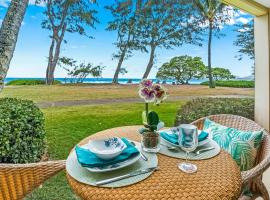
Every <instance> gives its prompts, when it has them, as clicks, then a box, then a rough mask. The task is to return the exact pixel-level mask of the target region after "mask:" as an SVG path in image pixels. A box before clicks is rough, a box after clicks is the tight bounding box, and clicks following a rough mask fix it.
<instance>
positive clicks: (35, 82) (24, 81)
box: [7, 79, 61, 85]
mask: <svg viewBox="0 0 270 200" xmlns="http://www.w3.org/2000/svg"><path fill="white" fill-rule="evenodd" d="M53 84H54V85H57V84H61V81H58V80H54V83H53ZM7 85H45V80H42V79H31V80H30V79H29V80H27V79H20V80H12V81H10V82H8V83H7Z"/></svg>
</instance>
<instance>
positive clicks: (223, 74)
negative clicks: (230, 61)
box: [213, 67, 235, 81]
mask: <svg viewBox="0 0 270 200" xmlns="http://www.w3.org/2000/svg"><path fill="white" fill-rule="evenodd" d="M213 78H214V79H215V81H218V80H230V79H234V78H235V76H234V75H232V73H231V71H230V70H229V69H225V68H221V67H215V68H213Z"/></svg>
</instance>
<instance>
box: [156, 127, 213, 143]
mask: <svg viewBox="0 0 270 200" xmlns="http://www.w3.org/2000/svg"><path fill="white" fill-rule="evenodd" d="M159 132H165V133H167V134H173V133H172V131H171V130H170V129H164V130H161V131H159ZM200 133H201V130H198V134H200ZM160 138H161V139H162V141H164V142H166V143H168V144H169V145H171V146H174V147H179V145H177V144H174V143H171V142H170V141H168V140H166V139H164V138H163V137H160ZM211 140H212V139H211V136H210V134H209V136H208V138H207V139H205V140H203V141H201V142H199V143H198V147H200V146H204V145H206V144H208V143H209V142H211Z"/></svg>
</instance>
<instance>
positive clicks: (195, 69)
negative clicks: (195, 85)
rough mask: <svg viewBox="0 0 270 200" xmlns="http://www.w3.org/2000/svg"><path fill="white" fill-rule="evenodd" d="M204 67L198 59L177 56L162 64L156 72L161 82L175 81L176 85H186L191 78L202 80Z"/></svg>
mask: <svg viewBox="0 0 270 200" xmlns="http://www.w3.org/2000/svg"><path fill="white" fill-rule="evenodd" d="M205 71H206V67H205V65H204V64H203V62H202V59H201V58H200V57H191V56H187V55H185V56H177V57H174V58H172V59H171V60H170V61H169V62H167V63H164V64H163V65H162V66H161V67H160V68H159V70H158V72H157V76H156V77H157V78H158V79H161V80H166V79H172V80H176V82H177V84H188V82H189V81H190V80H191V79H192V78H197V79H199V78H202V77H203V76H204V75H205Z"/></svg>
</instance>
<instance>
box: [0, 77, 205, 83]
mask: <svg viewBox="0 0 270 200" xmlns="http://www.w3.org/2000/svg"><path fill="white" fill-rule="evenodd" d="M22 79H24V80H25V79H27V80H36V79H39V80H44V78H6V79H5V83H8V82H10V81H12V80H22ZM55 79H56V80H58V81H61V83H63V84H65V83H69V79H66V78H55ZM130 80H131V81H132V84H138V83H139V82H140V81H141V79H139V78H119V81H118V82H119V83H120V84H127V83H129V81H130ZM151 80H153V81H154V82H157V79H151ZM203 81H205V80H197V79H192V80H190V81H189V84H200V83H201V82H203ZM111 82H112V78H86V79H85V80H84V83H97V84H98V83H111ZM173 82H175V81H174V80H166V83H168V84H172V83H173Z"/></svg>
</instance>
